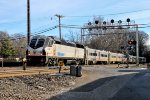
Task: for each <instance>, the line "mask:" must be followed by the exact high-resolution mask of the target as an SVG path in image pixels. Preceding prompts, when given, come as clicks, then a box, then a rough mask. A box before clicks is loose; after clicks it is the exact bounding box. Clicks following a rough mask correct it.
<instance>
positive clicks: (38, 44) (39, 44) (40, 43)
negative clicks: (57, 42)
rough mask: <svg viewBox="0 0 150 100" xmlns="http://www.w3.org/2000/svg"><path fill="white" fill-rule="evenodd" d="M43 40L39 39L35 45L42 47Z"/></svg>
mask: <svg viewBox="0 0 150 100" xmlns="http://www.w3.org/2000/svg"><path fill="white" fill-rule="evenodd" d="M44 42H45V40H44V39H39V40H38V43H37V45H36V47H37V48H39V47H42V46H43V45H44Z"/></svg>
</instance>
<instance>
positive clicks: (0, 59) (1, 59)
mask: <svg viewBox="0 0 150 100" xmlns="http://www.w3.org/2000/svg"><path fill="white" fill-rule="evenodd" d="M0 61H1V62H2V67H3V66H4V65H3V58H0Z"/></svg>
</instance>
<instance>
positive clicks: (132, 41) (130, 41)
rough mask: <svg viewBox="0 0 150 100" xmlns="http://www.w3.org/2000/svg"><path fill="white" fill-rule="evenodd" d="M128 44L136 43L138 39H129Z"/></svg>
mask: <svg viewBox="0 0 150 100" xmlns="http://www.w3.org/2000/svg"><path fill="white" fill-rule="evenodd" d="M128 44H129V45H136V41H135V40H129V41H128Z"/></svg>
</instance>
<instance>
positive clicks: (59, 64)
mask: <svg viewBox="0 0 150 100" xmlns="http://www.w3.org/2000/svg"><path fill="white" fill-rule="evenodd" d="M58 66H59V73H60V71H61V67H62V66H64V62H63V61H59V62H58Z"/></svg>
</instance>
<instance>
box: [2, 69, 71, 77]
mask: <svg viewBox="0 0 150 100" xmlns="http://www.w3.org/2000/svg"><path fill="white" fill-rule="evenodd" d="M58 72H59V69H58V68H51V69H49V68H48V67H30V68H27V69H26V70H22V68H21V67H13V68H10V67H3V68H0V77H14V76H26V75H28V76H29V75H36V74H51V75H56V74H58ZM61 73H69V69H68V68H63V69H62V70H61Z"/></svg>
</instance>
